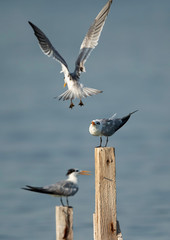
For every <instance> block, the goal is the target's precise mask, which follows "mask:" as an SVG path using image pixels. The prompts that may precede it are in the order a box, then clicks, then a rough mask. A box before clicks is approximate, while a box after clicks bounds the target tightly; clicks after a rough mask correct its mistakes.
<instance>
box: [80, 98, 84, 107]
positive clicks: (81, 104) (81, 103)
mask: <svg viewBox="0 0 170 240" xmlns="http://www.w3.org/2000/svg"><path fill="white" fill-rule="evenodd" d="M79 106H81V107H82V106H84V104H83V102H82V101H81V99H80V102H79Z"/></svg>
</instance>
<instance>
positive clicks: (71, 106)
mask: <svg viewBox="0 0 170 240" xmlns="http://www.w3.org/2000/svg"><path fill="white" fill-rule="evenodd" d="M73 107H74V104H73V102H72V99H71V103H70V106H69V108H71V109H72V108H73Z"/></svg>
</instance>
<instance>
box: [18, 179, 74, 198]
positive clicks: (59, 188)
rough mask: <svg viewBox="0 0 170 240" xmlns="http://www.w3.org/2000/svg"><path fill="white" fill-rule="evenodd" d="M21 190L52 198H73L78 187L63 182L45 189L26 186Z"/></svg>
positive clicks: (68, 182)
mask: <svg viewBox="0 0 170 240" xmlns="http://www.w3.org/2000/svg"><path fill="white" fill-rule="evenodd" d="M23 189H25V190H28V191H32V192H39V193H45V194H50V195H54V196H73V195H74V194H75V193H76V192H77V191H78V185H77V184H74V183H72V182H70V181H66V180H65V181H61V182H57V183H55V184H51V185H48V186H45V187H33V186H29V185H27V186H26V187H25V188H23Z"/></svg>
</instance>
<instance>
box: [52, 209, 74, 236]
mask: <svg viewBox="0 0 170 240" xmlns="http://www.w3.org/2000/svg"><path fill="white" fill-rule="evenodd" d="M63 239H65V240H73V208H70V207H66V206H65V207H63V206H56V240H63Z"/></svg>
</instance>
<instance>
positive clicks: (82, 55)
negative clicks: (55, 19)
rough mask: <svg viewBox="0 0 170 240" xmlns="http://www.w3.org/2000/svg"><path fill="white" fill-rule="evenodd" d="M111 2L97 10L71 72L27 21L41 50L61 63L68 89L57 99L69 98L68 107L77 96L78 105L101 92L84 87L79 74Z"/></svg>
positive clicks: (35, 28) (50, 44)
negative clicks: (84, 99)
mask: <svg viewBox="0 0 170 240" xmlns="http://www.w3.org/2000/svg"><path fill="white" fill-rule="evenodd" d="M111 4H112V0H109V1H108V2H107V3H106V5H105V6H104V7H103V9H102V10H101V11H100V12H99V14H98V15H97V17H96V18H95V20H94V22H93V24H92V25H91V27H90V28H89V30H88V32H87V34H86V36H85V38H84V40H83V42H82V44H81V46H80V52H79V55H78V58H77V60H76V62H75V70H74V72H73V73H70V71H69V68H68V65H67V63H66V61H65V60H64V58H63V57H62V56H61V55H60V54H59V52H58V51H57V50H56V49H55V48H54V47H53V45H52V43H51V42H50V40H49V39H48V38H47V37H46V35H45V34H44V33H43V32H42V31H41V30H40V29H39V28H38V27H37V26H35V25H34V24H33V23H31V22H29V24H30V25H31V27H32V28H33V31H34V34H35V36H36V37H37V39H38V42H39V45H40V48H41V50H42V51H43V53H44V54H45V55H47V56H48V57H50V56H52V57H53V58H54V59H55V60H56V61H58V62H59V63H60V64H61V68H62V71H61V72H63V73H64V87H65V86H66V85H67V87H68V90H67V91H65V92H64V93H62V94H61V95H60V96H59V97H58V99H59V100H61V99H62V100H63V101H65V100H70V101H71V103H70V108H73V107H74V104H73V99H75V98H79V99H80V102H79V105H80V106H83V105H84V104H83V102H82V98H84V97H88V96H92V95H96V94H98V93H102V92H103V91H100V90H97V89H94V88H87V87H84V86H83V84H82V83H80V74H81V72H85V67H84V64H85V62H86V60H87V58H88V56H89V55H90V53H91V51H92V50H93V49H94V48H95V47H96V46H97V44H98V40H99V37H100V34H101V32H102V29H103V26H104V24H105V21H106V17H107V15H108V13H109V10H110V6H111Z"/></svg>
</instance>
